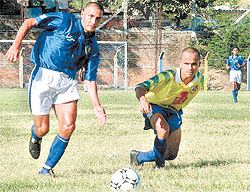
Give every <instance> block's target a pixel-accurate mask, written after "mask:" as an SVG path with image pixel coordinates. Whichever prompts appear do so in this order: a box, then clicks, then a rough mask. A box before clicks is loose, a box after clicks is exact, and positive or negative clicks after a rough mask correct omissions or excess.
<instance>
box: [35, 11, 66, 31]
mask: <svg viewBox="0 0 250 192" xmlns="http://www.w3.org/2000/svg"><path fill="white" fill-rule="evenodd" d="M35 19H36V21H37V25H36V26H35V27H36V28H41V29H45V30H55V29H58V28H59V27H60V26H61V24H62V22H63V13H59V12H53V13H46V14H42V15H40V16H38V17H36V18H35Z"/></svg>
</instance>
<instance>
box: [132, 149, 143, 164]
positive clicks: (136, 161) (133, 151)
mask: <svg viewBox="0 0 250 192" xmlns="http://www.w3.org/2000/svg"><path fill="white" fill-rule="evenodd" d="M139 153H140V151H136V150H132V151H131V152H130V165H131V166H134V165H136V166H138V165H141V164H140V163H139V162H138V159H137V156H138V154H139Z"/></svg>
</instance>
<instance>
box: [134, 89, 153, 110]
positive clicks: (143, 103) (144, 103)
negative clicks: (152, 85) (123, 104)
mask: <svg viewBox="0 0 250 192" xmlns="http://www.w3.org/2000/svg"><path fill="white" fill-rule="evenodd" d="M135 92H136V98H137V99H138V100H139V101H140V106H139V110H140V111H141V112H142V113H149V112H150V111H151V105H150V104H149V102H148V100H147V98H146V97H145V94H146V91H145V90H144V89H143V88H141V87H137V88H136V89H135Z"/></svg>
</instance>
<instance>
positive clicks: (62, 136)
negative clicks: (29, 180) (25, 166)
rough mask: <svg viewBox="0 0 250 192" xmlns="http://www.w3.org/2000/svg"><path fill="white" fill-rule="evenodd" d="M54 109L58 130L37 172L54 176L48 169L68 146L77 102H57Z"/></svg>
mask: <svg viewBox="0 0 250 192" xmlns="http://www.w3.org/2000/svg"><path fill="white" fill-rule="evenodd" d="M55 111H56V114H57V118H58V122H59V132H58V134H57V136H56V137H55V139H54V141H53V143H52V145H51V147H50V152H49V155H48V158H47V160H46V162H45V164H44V166H43V168H42V169H41V171H40V172H39V173H40V174H42V175H46V174H49V175H51V176H54V174H53V172H52V173H51V172H50V171H51V170H52V168H54V167H55V165H56V164H57V163H58V161H59V160H60V159H61V157H62V156H63V154H64V152H65V149H66V148H67V146H68V142H69V139H70V136H71V135H72V133H73V131H74V130H75V121H76V116H77V103H76V101H72V102H69V103H64V104H57V105H55Z"/></svg>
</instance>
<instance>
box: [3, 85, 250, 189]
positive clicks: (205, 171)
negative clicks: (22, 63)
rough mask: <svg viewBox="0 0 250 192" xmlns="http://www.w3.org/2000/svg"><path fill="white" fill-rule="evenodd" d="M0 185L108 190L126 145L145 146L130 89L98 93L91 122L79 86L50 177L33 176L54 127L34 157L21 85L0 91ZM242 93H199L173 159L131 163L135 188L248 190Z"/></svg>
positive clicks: (249, 97) (249, 156) (148, 144)
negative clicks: (73, 123)
mask: <svg viewBox="0 0 250 192" xmlns="http://www.w3.org/2000/svg"><path fill="white" fill-rule="evenodd" d="M0 98H1V100H0V109H1V110H0V146H1V147H0V163H1V166H0V191H2V192H6V191H11V192H14V191H24V192H31V191H32V192H36V191H39V192H40V191H44V192H45V191H46V192H48V191H53V192H54V191H58V192H59V191H60V192H61V191H70V192H73V191H86V192H92V191H93V192H105V191H109V190H110V189H109V182H110V178H111V175H112V173H114V172H115V171H116V170H117V169H119V168H122V167H128V166H129V152H130V150H132V149H138V150H149V149H151V148H152V144H153V139H154V134H153V132H152V130H149V131H143V118H142V116H141V114H140V112H139V111H138V107H139V105H138V104H139V103H138V101H137V100H136V98H135V94H134V92H133V91H128V92H124V91H106V90H102V91H100V98H101V101H102V104H103V106H104V107H105V109H106V112H107V115H108V123H107V125H105V126H104V127H102V128H101V127H99V126H98V123H97V120H96V118H95V115H94V113H93V110H92V106H91V104H90V102H89V98H88V96H87V94H86V93H85V92H81V100H80V102H79V105H78V107H79V108H78V109H79V111H78V119H77V128H76V130H75V132H74V134H73V136H72V138H71V140H70V143H69V145H68V148H67V150H66V152H65V154H64V156H63V158H62V159H61V161H60V162H59V163H58V164H57V166H56V167H55V169H54V171H55V173H56V174H57V176H58V177H57V178H55V179H53V178H49V177H41V176H38V171H39V169H40V168H41V166H42V165H43V163H44V161H45V160H46V158H47V154H48V151H49V147H50V144H51V142H52V140H53V139H54V137H55V134H56V131H57V121H56V119H55V116H54V114H53V112H52V113H51V114H52V118H51V130H50V132H49V133H48V134H47V136H46V137H45V138H44V139H43V143H42V152H41V156H40V158H39V159H38V160H34V159H32V158H31V156H30V155H29V152H28V142H29V137H30V127H31V124H32V116H31V114H30V112H29V108H28V101H27V90H21V89H1V91H0ZM249 103H250V92H243V91H242V92H240V93H239V103H238V104H234V103H232V99H231V94H230V92H229V91H228V92H208V93H204V92H201V93H200V94H199V95H198V96H197V97H196V98H195V99H194V100H193V101H192V102H191V103H190V105H189V106H187V107H186V108H185V109H184V116H183V126H182V130H183V137H182V142H181V146H180V152H179V155H178V157H177V158H176V159H175V160H174V161H171V162H167V164H166V168H164V169H162V170H154V169H153V168H154V163H149V164H145V165H144V166H143V167H139V168H138V169H137V171H138V173H139V175H140V177H141V180H142V185H141V187H140V188H139V189H138V191H139V192H163V191H195V192H196V191H199V192H203V191H204V192H207V191H227V192H228V191H250V132H249V129H250V116H249V114H250V104H249Z"/></svg>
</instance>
